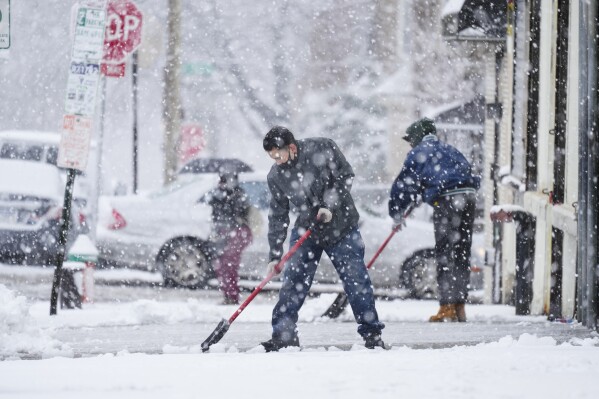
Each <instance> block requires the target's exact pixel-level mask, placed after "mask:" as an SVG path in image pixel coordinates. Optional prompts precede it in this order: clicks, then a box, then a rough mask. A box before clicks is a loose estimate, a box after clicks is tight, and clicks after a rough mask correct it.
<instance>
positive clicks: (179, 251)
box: [158, 238, 214, 288]
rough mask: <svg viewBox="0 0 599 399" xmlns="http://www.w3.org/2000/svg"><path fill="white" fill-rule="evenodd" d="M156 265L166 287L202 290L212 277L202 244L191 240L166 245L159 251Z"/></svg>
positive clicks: (183, 239)
mask: <svg viewBox="0 0 599 399" xmlns="http://www.w3.org/2000/svg"><path fill="white" fill-rule="evenodd" d="M158 265H159V267H160V269H161V272H162V275H163V277H164V283H165V285H167V286H168V285H171V286H180V287H185V288H204V287H206V285H207V284H208V280H210V279H211V278H212V277H213V276H214V272H213V270H212V266H211V264H210V260H209V258H208V256H206V254H205V252H204V251H203V250H202V242H201V241H199V240H196V239H193V238H181V239H177V240H173V241H170V242H169V243H167V244H166V245H165V246H164V247H163V248H162V250H161V251H160V256H159V259H158Z"/></svg>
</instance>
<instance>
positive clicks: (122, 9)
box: [102, 0, 143, 64]
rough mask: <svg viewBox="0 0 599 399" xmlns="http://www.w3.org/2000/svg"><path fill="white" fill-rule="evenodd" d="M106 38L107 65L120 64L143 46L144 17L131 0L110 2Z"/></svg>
mask: <svg viewBox="0 0 599 399" xmlns="http://www.w3.org/2000/svg"><path fill="white" fill-rule="evenodd" d="M106 11H107V12H108V17H107V20H106V33H105V36H104V58H103V59H102V61H103V62H104V63H107V64H118V63H121V62H123V61H124V60H125V58H126V57H127V55H129V54H131V53H132V52H134V51H135V49H137V47H139V45H140V44H141V30H142V25H143V24H142V21H143V16H142V13H141V11H140V10H139V9H138V8H137V5H135V3H134V2H133V1H131V0H109V2H108V7H107V10H106Z"/></svg>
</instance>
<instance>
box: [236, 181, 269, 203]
mask: <svg viewBox="0 0 599 399" xmlns="http://www.w3.org/2000/svg"><path fill="white" fill-rule="evenodd" d="M239 186H240V187H241V188H242V189H243V190H244V191H245V192H246V194H247V196H248V199H249V201H250V204H252V205H253V206H255V207H256V208H259V209H268V207H269V206H270V190H269V189H268V184H267V183H266V182H263V181H246V182H240V183H239Z"/></svg>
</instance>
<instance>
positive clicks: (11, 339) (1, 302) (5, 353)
mask: <svg viewBox="0 0 599 399" xmlns="http://www.w3.org/2000/svg"><path fill="white" fill-rule="evenodd" d="M23 354H26V355H27V356H28V357H40V356H41V357H53V356H71V355H72V351H71V350H70V349H69V348H68V346H66V345H63V344H62V343H60V342H59V341H56V340H54V339H52V338H51V337H50V336H49V335H48V334H47V332H45V331H43V330H41V329H39V328H37V327H36V322H35V320H34V319H33V318H32V317H31V316H30V314H29V304H28V303H27V300H26V299H25V297H23V296H16V295H15V293H14V292H13V291H11V290H9V289H8V288H6V286H4V285H2V284H0V358H11V357H21V356H22V355H23Z"/></svg>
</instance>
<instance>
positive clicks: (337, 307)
mask: <svg viewBox="0 0 599 399" xmlns="http://www.w3.org/2000/svg"><path fill="white" fill-rule="evenodd" d="M415 207H416V205H410V206H409V207H408V209H407V210H406V211H405V212H404V215H403V218H404V220H405V219H406V218H407V217H408V216H410V213H412V210H413V209H414V208H415ZM399 230H401V224H399V225H397V226H395V228H393V230H391V234H389V236H388V237H387V239H386V240H385V241H384V242H383V244H382V245H381V246H380V248H379V249H378V251H376V253H375V254H374V256H373V257H372V259H370V262H368V264H367V265H366V269H367V270H368V269H370V267H371V266H372V265H373V264H374V262H375V261H376V259H377V258H378V257H379V255H380V254H381V252H383V249H385V247H386V246H387V244H389V241H391V239H392V238H393V236H394V235H395V233H397V232H398V231H399ZM348 302H349V301H348V299H347V295H346V294H345V292H340V293H339V294H337V298H335V300H334V301H333V303H332V304H331V306H329V308H328V309H327V310H326V311H325V312H324V313H323V314H322V316H323V317H328V318H330V319H336V318H337V317H339V315H341V313H343V311H344V310H345V308H346V307H347V304H348Z"/></svg>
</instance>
